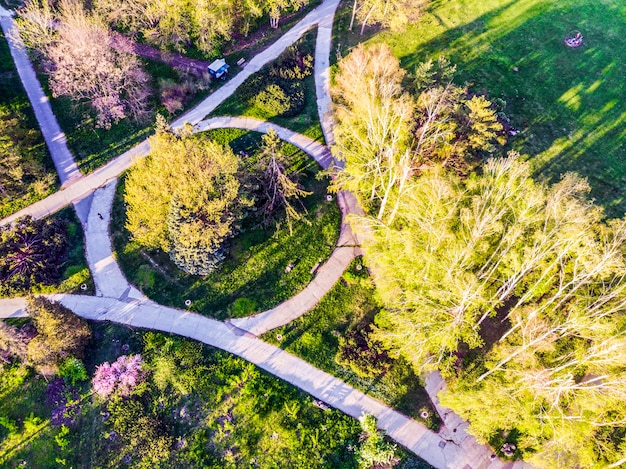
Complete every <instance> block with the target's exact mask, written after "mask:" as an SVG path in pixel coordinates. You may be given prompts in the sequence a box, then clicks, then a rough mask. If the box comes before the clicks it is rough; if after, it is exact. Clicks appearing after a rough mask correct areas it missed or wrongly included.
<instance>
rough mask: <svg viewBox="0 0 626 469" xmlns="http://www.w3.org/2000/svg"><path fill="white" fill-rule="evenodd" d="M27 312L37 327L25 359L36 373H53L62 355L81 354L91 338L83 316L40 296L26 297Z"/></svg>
mask: <svg viewBox="0 0 626 469" xmlns="http://www.w3.org/2000/svg"><path fill="white" fill-rule="evenodd" d="M27 312H28V315H29V316H30V317H31V318H32V320H33V323H34V324H35V328H36V329H37V335H36V336H35V337H34V338H33V339H32V340H31V341H30V342H29V343H28V352H27V354H28V360H29V362H30V363H31V364H32V365H33V366H35V368H37V370H38V371H39V372H40V373H42V374H44V375H51V374H54V373H55V372H56V370H57V368H58V366H59V365H60V364H61V362H62V361H63V360H64V359H65V358H67V357H69V356H75V357H78V358H82V357H83V355H84V352H85V347H86V346H87V343H88V342H89V339H90V338H91V330H90V329H89V326H88V325H87V323H86V322H85V320H83V319H82V318H80V317H78V316H76V315H75V314H74V313H73V312H72V311H70V310H69V309H67V308H66V307H65V306H63V305H62V304H60V303H57V302H54V301H50V300H48V299H46V298H44V297H35V298H30V299H29V300H28V306H27Z"/></svg>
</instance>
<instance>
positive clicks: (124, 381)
mask: <svg viewBox="0 0 626 469" xmlns="http://www.w3.org/2000/svg"><path fill="white" fill-rule="evenodd" d="M142 363H143V362H142V359H141V355H139V354H137V355H121V356H119V357H118V358H117V360H115V361H114V362H113V363H109V362H104V363H102V364H101V365H98V366H97V367H96V372H95V373H94V375H93V379H92V380H91V383H92V385H93V389H94V391H95V392H96V393H97V394H98V395H99V396H101V397H108V396H110V395H111V394H113V393H115V392H118V393H119V394H120V395H121V396H128V395H129V394H130V393H131V391H132V390H133V388H134V387H135V386H137V384H139V383H140V382H141V380H142V379H143V373H142V370H141V365H142Z"/></svg>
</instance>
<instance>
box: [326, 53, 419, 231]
mask: <svg viewBox="0 0 626 469" xmlns="http://www.w3.org/2000/svg"><path fill="white" fill-rule="evenodd" d="M404 74H405V73H404V71H403V70H402V69H401V68H400V64H399V62H398V60H397V59H396V58H395V57H394V56H393V55H392V54H391V50H390V49H389V47H387V46H385V45H377V46H374V47H372V48H370V49H366V48H365V47H364V46H362V45H360V46H358V47H357V48H356V49H355V50H354V51H353V52H352V53H351V54H350V55H349V56H348V57H346V58H345V59H344V60H342V61H341V62H340V64H339V73H338V74H337V76H336V80H335V81H336V84H335V87H334V89H333V97H334V99H335V101H336V103H337V104H336V108H335V115H336V118H337V120H338V126H337V128H336V130H335V136H336V141H337V144H336V146H335V148H334V153H335V154H336V155H337V157H338V158H340V159H341V160H344V161H345V166H346V170H345V171H342V172H340V173H339V174H338V179H337V185H338V186H339V187H341V188H342V189H346V190H352V191H354V192H355V193H357V195H359V196H360V198H361V200H362V201H363V202H366V203H369V204H374V205H378V208H377V210H378V215H377V218H379V219H382V218H383V216H384V215H385V214H386V209H387V204H388V203H389V200H390V198H391V197H392V193H393V192H394V190H396V189H397V188H398V187H399V186H400V185H401V184H402V182H401V181H402V180H404V179H405V178H406V177H407V175H408V174H410V172H411V163H412V161H411V158H410V155H408V154H407V149H408V148H409V140H410V138H411V125H412V119H413V113H414V108H415V103H414V101H413V99H412V98H411V97H410V96H409V95H408V93H405V92H404V90H403V88H402V79H403V77H404Z"/></svg>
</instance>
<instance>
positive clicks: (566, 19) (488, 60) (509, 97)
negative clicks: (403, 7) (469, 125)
mask: <svg viewBox="0 0 626 469" xmlns="http://www.w3.org/2000/svg"><path fill="white" fill-rule="evenodd" d="M625 20H626V9H624V8H623V7H621V6H619V5H618V3H616V2H613V1H608V0H602V1H592V0H563V1H556V0H548V1H546V0H520V1H504V0H455V1H437V0H435V1H433V2H432V3H431V5H430V7H429V8H428V10H427V12H426V13H425V14H424V15H423V17H422V18H421V19H420V20H419V21H417V22H416V23H415V24H413V25H410V26H409V27H407V28H406V30H404V31H401V32H383V33H381V34H378V35H376V36H375V37H374V38H372V39H371V40H370V42H385V43H387V44H389V45H391V47H392V48H393V51H394V54H395V55H396V56H397V57H398V58H400V60H401V63H402V66H403V67H405V68H406V69H407V70H408V71H412V70H414V68H415V66H416V65H417V64H418V63H419V62H420V61H423V60H427V59H428V58H433V57H437V56H440V55H443V56H446V57H448V58H449V59H450V60H451V61H452V62H453V63H455V64H457V66H458V69H457V78H456V81H457V82H458V83H460V84H462V83H467V84H468V86H469V87H470V91H472V92H476V93H485V94H487V95H488V96H489V97H490V98H492V99H493V98H500V99H502V100H504V101H505V102H506V108H505V112H506V114H507V115H508V116H509V118H510V120H511V125H513V126H514V127H516V128H518V129H520V130H521V132H520V133H519V134H518V135H517V136H515V137H514V138H511V140H510V143H509V146H508V148H510V149H515V150H518V151H520V152H522V153H523V154H526V155H528V157H529V159H530V161H531V162H532V164H533V167H534V168H535V175H536V176H537V177H538V178H545V179H547V180H551V181H555V180H558V178H559V177H560V176H561V175H562V174H563V173H565V172H569V171H574V172H577V173H579V174H580V175H582V176H584V177H587V178H588V179H589V182H590V185H591V187H592V191H591V196H592V197H593V198H595V200H596V201H597V202H598V203H599V204H601V205H602V206H604V207H605V209H606V212H607V214H608V215H609V216H622V215H623V214H624V211H625V210H626V201H625V200H624V197H623V195H622V194H624V192H625V191H626V158H625V156H626V146H625V136H626V131H625V130H624V129H625V126H624V123H625V122H624V121H625V118H626V104H625V103H624V99H623V81H624V72H623V66H622V64H623V63H624V61H625V60H626V22H625ZM572 30H579V31H581V33H582V34H583V36H584V43H583V45H582V46H581V47H580V48H578V49H570V48H568V47H566V46H565V44H564V42H563V39H564V37H565V36H566V35H567V34H568V33H569V32H570V31H572Z"/></svg>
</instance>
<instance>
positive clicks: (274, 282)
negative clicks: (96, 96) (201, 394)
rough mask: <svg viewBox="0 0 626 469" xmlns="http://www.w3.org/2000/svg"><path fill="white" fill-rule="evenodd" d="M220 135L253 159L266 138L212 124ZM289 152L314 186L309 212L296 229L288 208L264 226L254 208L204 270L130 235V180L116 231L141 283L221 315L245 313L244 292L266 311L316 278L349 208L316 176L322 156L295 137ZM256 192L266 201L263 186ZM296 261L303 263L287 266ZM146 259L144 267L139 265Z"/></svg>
mask: <svg viewBox="0 0 626 469" xmlns="http://www.w3.org/2000/svg"><path fill="white" fill-rule="evenodd" d="M214 135H215V136H217V137H218V139H219V140H220V142H221V143H222V144H231V143H229V142H232V148H233V150H235V151H237V152H244V153H245V154H248V155H249V156H247V157H245V159H243V162H244V163H245V164H246V165H248V166H250V167H254V166H256V164H257V161H258V160H259V149H260V143H261V138H260V135H259V134H256V133H253V132H242V131H239V130H229V129H221V130H219V131H217V132H213V131H212V132H210V133H209V135H208V138H210V139H213V138H214V137H213V136H214ZM284 152H285V154H286V156H287V158H288V161H289V162H290V166H289V168H290V172H291V171H293V172H296V171H297V172H299V173H300V174H301V177H300V183H301V184H302V186H303V188H304V190H306V191H307V192H312V193H313V195H311V196H309V197H307V198H306V199H304V200H303V201H302V202H303V204H304V209H302V210H301V211H302V213H304V218H305V219H302V220H296V221H294V222H293V223H292V231H291V232H290V230H289V226H288V224H287V223H286V222H285V221H284V218H283V217H282V216H281V215H280V211H279V212H278V214H277V215H278V216H277V217H275V218H274V219H273V220H272V221H276V223H275V224H274V223H272V224H269V225H270V226H267V225H265V226H264V225H262V223H261V222H262V217H261V216H260V211H259V210H258V209H257V210H256V211H255V210H252V209H249V211H248V213H247V216H246V217H245V218H244V219H243V220H242V221H241V222H240V224H239V228H240V232H239V233H238V234H237V235H235V236H234V237H233V238H232V239H230V240H229V246H230V250H229V254H228V256H227V257H226V259H225V260H224V263H223V264H222V265H221V266H220V268H219V269H217V270H216V271H214V272H212V273H211V274H209V275H207V276H205V277H204V278H199V277H198V276H191V275H188V274H185V273H184V272H183V271H181V270H180V269H179V268H178V267H177V266H176V265H175V264H174V263H173V262H171V259H170V257H169V255H168V254H166V253H164V252H162V251H160V250H148V249H145V248H143V247H142V246H140V245H139V243H137V242H135V241H131V240H129V233H128V232H127V231H126V230H125V229H124V225H125V224H126V222H127V221H126V219H125V209H124V206H123V196H122V194H123V193H124V190H125V187H124V184H123V182H122V183H121V184H120V185H119V186H118V195H117V196H116V199H115V203H114V208H113V224H112V234H113V236H112V237H113V243H114V246H115V250H116V255H117V256H118V259H119V261H120V264H121V266H122V269H123V270H124V272H125V274H126V275H127V277H128V278H129V280H130V281H131V282H132V283H133V284H135V285H142V286H143V285H145V287H144V290H143V291H144V292H145V294H146V295H148V296H149V297H151V298H152V299H154V300H155V301H157V302H159V303H162V304H169V305H173V306H175V307H184V305H185V301H186V300H187V299H189V300H191V301H192V305H191V307H190V308H191V309H192V310H194V311H198V312H202V313H203V314H207V315H211V316H213V317H217V318H226V317H228V315H229V314H232V315H233V316H234V315H240V314H239V313H237V311H238V309H237V308H233V307H232V305H233V303H234V302H235V301H236V300H237V298H240V297H247V298H254V300H255V301H256V303H257V305H256V311H263V310H265V309H267V308H271V307H273V306H275V305H276V304H278V303H280V302H281V301H284V300H286V299H287V298H289V297H291V296H293V295H294V294H296V293H297V292H298V291H300V290H301V289H302V288H304V286H306V285H307V284H308V283H309V282H310V281H311V279H312V278H313V274H312V273H311V269H312V267H313V266H314V265H315V264H316V263H317V262H318V261H319V260H320V259H324V258H326V257H327V256H329V255H330V253H331V252H332V249H333V247H334V246H335V244H336V240H337V235H338V231H339V224H340V220H341V216H340V211H339V208H338V207H337V204H336V203H335V202H334V201H331V202H328V201H327V200H326V194H327V190H328V189H327V184H328V181H327V180H326V179H318V178H316V177H315V174H316V173H317V165H316V163H315V162H313V161H311V160H310V159H309V158H308V157H307V156H306V155H305V154H304V153H303V152H302V151H300V150H297V149H296V148H295V147H293V146H291V145H285V146H284ZM122 181H123V180H122ZM255 185H257V186H258V181H256V180H255V178H252V177H250V178H249V180H248V181H244V183H243V184H242V186H243V189H245V190H255V188H254V186H255ZM254 194H255V198H256V199H257V200H259V202H260V201H261V197H260V195H259V192H255V193H254ZM272 225H274V226H272ZM146 261H148V262H150V264H148V263H147V262H146ZM290 263H294V264H295V266H294V267H293V269H292V270H291V271H290V272H286V271H285V268H286V267H287V266H288V265H289V264H290ZM140 266H144V267H143V268H141V270H139V268H140ZM138 272H139V275H138ZM146 272H149V274H146ZM146 275H150V276H151V277H154V278H155V281H154V283H153V286H152V287H150V286H149V284H148V283H146V282H145V279H146ZM142 282H143V283H142Z"/></svg>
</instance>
